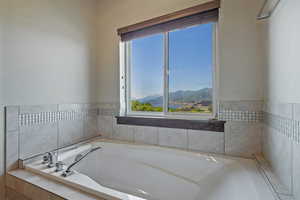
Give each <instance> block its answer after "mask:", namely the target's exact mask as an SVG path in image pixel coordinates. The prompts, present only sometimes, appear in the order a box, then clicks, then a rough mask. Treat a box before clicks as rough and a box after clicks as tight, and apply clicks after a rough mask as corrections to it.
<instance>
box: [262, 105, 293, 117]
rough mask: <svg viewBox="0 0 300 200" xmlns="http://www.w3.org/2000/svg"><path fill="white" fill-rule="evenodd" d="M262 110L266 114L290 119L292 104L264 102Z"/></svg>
mask: <svg viewBox="0 0 300 200" xmlns="http://www.w3.org/2000/svg"><path fill="white" fill-rule="evenodd" d="M264 110H265V111H266V112H268V113H271V114H274V115H278V116H281V117H285V118H289V119H292V117H293V104H291V103H284V102H266V103H265V108H264Z"/></svg>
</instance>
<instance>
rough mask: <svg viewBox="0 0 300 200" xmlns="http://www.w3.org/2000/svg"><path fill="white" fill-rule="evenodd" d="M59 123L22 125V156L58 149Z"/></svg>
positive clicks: (26, 156)
mask: <svg viewBox="0 0 300 200" xmlns="http://www.w3.org/2000/svg"><path fill="white" fill-rule="evenodd" d="M57 131H58V127H57V123H52V124H44V125H38V126H22V127H21V129H20V138H19V139H20V158H23V159H24V158H28V157H31V156H34V155H36V154H40V153H45V152H47V151H51V150H54V149H57V137H58V132H57Z"/></svg>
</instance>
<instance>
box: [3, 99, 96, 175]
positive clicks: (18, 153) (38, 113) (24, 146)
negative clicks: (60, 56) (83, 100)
mask: <svg viewBox="0 0 300 200" xmlns="http://www.w3.org/2000/svg"><path fill="white" fill-rule="evenodd" d="M97 115H98V109H97V104H65V105H63V104H61V105H43V106H7V107H6V169H7V170H10V169H14V168H16V167H17V160H18V159H19V158H21V159H25V158H29V157H31V156H34V155H36V154H40V153H44V152H47V151H51V150H54V149H57V148H60V147H64V146H67V145H70V144H74V143H77V142H80V141H83V140H85V139H88V138H92V137H95V136H97V135H99V132H98V125H97Z"/></svg>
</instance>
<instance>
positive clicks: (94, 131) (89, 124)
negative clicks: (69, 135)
mask: <svg viewBox="0 0 300 200" xmlns="http://www.w3.org/2000/svg"><path fill="white" fill-rule="evenodd" d="M97 135H99V131H98V121H97V117H96V116H89V117H87V119H86V120H84V121H83V137H84V138H92V137H96V136H97Z"/></svg>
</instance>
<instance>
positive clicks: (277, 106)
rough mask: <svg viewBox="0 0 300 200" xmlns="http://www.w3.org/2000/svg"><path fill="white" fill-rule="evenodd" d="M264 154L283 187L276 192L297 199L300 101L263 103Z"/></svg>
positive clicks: (298, 195) (299, 188)
mask: <svg viewBox="0 0 300 200" xmlns="http://www.w3.org/2000/svg"><path fill="white" fill-rule="evenodd" d="M264 112H265V117H264V131H263V153H264V156H265V158H266V159H267V160H268V161H269V163H270V165H271V166H272V170H273V171H274V173H275V174H276V175H277V176H278V178H279V179H280V181H281V182H282V184H283V185H284V186H285V187H286V188H285V189H284V190H281V191H278V193H279V194H282V195H284V196H288V197H289V196H291V195H293V196H294V197H295V198H296V199H297V200H299V199H300V170H299V169H300V141H299V138H300V104H293V103H266V104H265V106H264Z"/></svg>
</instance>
